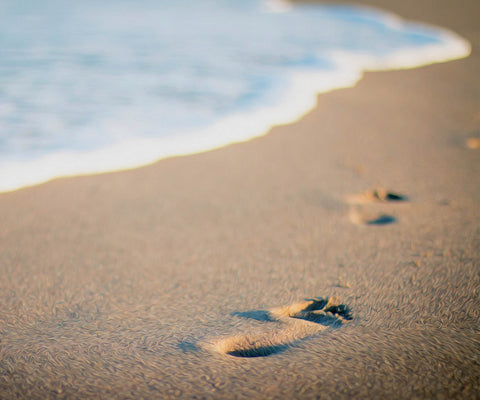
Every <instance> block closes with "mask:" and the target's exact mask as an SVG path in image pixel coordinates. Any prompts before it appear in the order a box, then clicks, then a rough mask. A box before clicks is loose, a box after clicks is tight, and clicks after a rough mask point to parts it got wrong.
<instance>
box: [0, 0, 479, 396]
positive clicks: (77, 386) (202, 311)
mask: <svg viewBox="0 0 480 400" xmlns="http://www.w3.org/2000/svg"><path fill="white" fill-rule="evenodd" d="M362 3H363V4H370V5H375V6H381V7H382V8H384V9H388V10H391V11H393V12H397V13H398V14H399V15H400V16H402V17H407V18H411V19H415V20H418V21H424V22H428V23H433V24H438V25H440V26H443V27H446V28H450V29H453V30H454V31H455V32H457V33H459V34H460V35H462V36H464V37H465V38H466V39H468V40H470V41H471V43H472V48H473V51H472V55H471V56H470V57H468V58H466V59H463V60H458V61H452V62H448V63H443V64H436V65H431V66H426V67H422V68H418V69H412V70H404V71H390V72H374V73H367V74H366V76H365V77H364V79H363V80H362V81H361V82H360V83H359V84H358V85H357V86H356V87H355V88H352V89H344V90H338V91H334V92H332V93H328V94H322V95H320V96H319V97H318V106H317V107H316V109H315V110H313V111H312V112H310V113H309V114H308V115H306V116H305V117H304V118H303V119H302V120H300V121H299V122H297V123H295V124H292V125H288V126H281V127H276V128H274V129H272V131H271V132H270V134H269V135H267V136H264V137H261V138H258V139H255V140H252V141H249V142H246V143H241V144H236V145H232V146H228V147H226V148H223V149H219V150H215V151H211V152H208V153H204V154H198V155H193V156H188V157H178V158H172V159H168V160H163V161H161V162H158V163H156V164H154V165H152V166H149V167H145V168H139V169H136V170H132V171H127V172H119V173H113V174H104V175H97V176H89V177H77V178H69V179H58V180H54V181H52V182H49V183H46V184H43V185H39V186H37V187H32V188H27V189H23V190H19V191H16V192H12V193H6V194H0V243H1V251H0V273H1V280H0V302H1V307H0V398H2V399H3V398H4V399H13V398H25V399H27V398H28V399H36V398H38V399H47V398H66V399H73V398H81V399H86V398H122V399H126V398H132V399H139V398H152V399H155V398H197V399H201V398H222V399H223V398H235V399H243V398H245V399H247V398H248V399H250V398H262V399H263V398H279V399H283V398H285V399H287V398H302V399H310V398H312V399H313V398H346V399H350V398H357V399H359V398H365V399H371V398H387V397H389V398H405V399H407V398H408V399H410V398H449V399H450V398H478V396H479V393H480V334H479V329H480V228H479V226H480V176H479V171H480V149H478V148H476V147H475V146H470V145H469V143H471V141H469V139H471V138H472V137H473V138H475V137H477V138H478V137H480V80H479V79H478V71H480V24H479V23H478V18H477V17H478V15H480V3H478V2H477V1H468V0H466V1H465V2H463V3H462V5H461V6H459V5H457V4H456V3H454V2H452V1H447V0H437V1H430V0H422V1H419V2H413V1H404V2H402V3H401V4H400V3H398V4H397V2H393V1H391V0H388V1H379V0H378V1H375V0H368V1H363V2H362ZM395 196H398V197H399V198H395ZM305 299H315V300H307V301H305Z"/></svg>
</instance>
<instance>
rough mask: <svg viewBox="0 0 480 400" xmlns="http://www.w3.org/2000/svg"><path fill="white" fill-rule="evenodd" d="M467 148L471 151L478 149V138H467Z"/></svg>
mask: <svg viewBox="0 0 480 400" xmlns="http://www.w3.org/2000/svg"><path fill="white" fill-rule="evenodd" d="M467 147H468V148H469V149H472V150H475V149H480V138H478V137H471V138H469V139H468V140H467Z"/></svg>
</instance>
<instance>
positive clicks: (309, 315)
mask: <svg viewBox="0 0 480 400" xmlns="http://www.w3.org/2000/svg"><path fill="white" fill-rule="evenodd" d="M234 315H236V316H238V317H242V318H250V319H255V320H260V321H266V322H269V324H268V325H269V327H270V330H269V331H268V332H258V333H248V334H244V335H236V336H232V337H228V338H225V339H221V340H218V341H216V342H214V343H211V344H210V346H209V347H211V348H213V350H215V351H218V352H220V353H222V354H228V355H231V356H235V357H265V356H269V355H271V354H275V353H278V352H280V351H283V350H286V349H288V347H289V346H291V345H292V344H294V343H296V342H299V341H300V340H303V339H306V338H307V337H309V336H311V335H313V334H315V333H317V332H320V331H323V330H326V329H329V328H336V327H339V326H341V325H342V324H343V323H344V322H345V321H348V320H351V319H352V317H351V314H350V310H349V308H348V307H347V306H346V305H345V304H342V303H341V301H340V299H339V298H338V297H337V296H333V297H330V298H326V299H323V298H316V299H311V300H306V301H303V302H300V303H294V304H291V305H289V306H284V307H277V308H272V309H271V310H267V311H247V312H241V313H236V314H234ZM270 323H271V324H270Z"/></svg>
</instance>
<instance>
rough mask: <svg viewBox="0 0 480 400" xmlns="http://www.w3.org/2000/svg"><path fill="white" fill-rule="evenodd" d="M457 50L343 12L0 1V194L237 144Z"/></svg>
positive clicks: (359, 11) (113, 1)
mask: <svg viewBox="0 0 480 400" xmlns="http://www.w3.org/2000/svg"><path fill="white" fill-rule="evenodd" d="M469 53H470V45H469V43H468V42H467V41H465V40H464V39H462V38H461V37H459V36H457V35H456V34H455V33H453V32H450V31H447V30H445V29H441V28H439V27H432V26H426V25H422V24H419V23H410V22H406V21H403V20H401V19H400V18H398V17H396V16H394V15H392V14H388V13H385V12H381V11H379V10H373V9H367V8H360V7H353V6H350V7H346V6H333V5H302V6H292V5H290V4H289V3H284V2H280V1H265V0H202V1H195V2H192V1H191V0H176V1H171V0H135V1H134V0H102V1H97V0H82V1H74V0H42V1H38V0H22V1H18V0H1V1H0V191H10V190H15V189H18V188H21V187H24V186H28V185H33V184H38V183H41V182H44V181H47V180H49V179H52V178H55V177H59V176H70V175H78V174H90V173H98V172H106V171H113V170H121V169H127V168H132V167H137V166H141V165H145V164H149V163H152V162H154V161H156V160H158V159H161V158H164V157H168V156H174V155H183V154H190V153H195V152H201V151H206V150H209V149H213V148H216V147H219V146H223V145H226V144H230V143H235V142H239V141H244V140H248V139H250V138H253V137H256V136H259V135H262V134H264V133H266V132H267V131H268V129H269V128H270V127H271V126H272V125H275V124H280V123H287V122H291V121H295V120H296V119H298V118H299V117H300V116H301V115H303V114H304V113H305V112H307V111H308V110H309V109H311V108H312V107H313V106H314V105H315V101H316V94H317V93H320V92H326V91H329V90H333V89H335V88H341V87H349V86H353V85H355V83H356V82H358V80H359V79H361V77H362V74H363V72H364V71H366V70H380V69H396V68H413V67H417V66H420V65H425V64H429V63H434V62H443V61H448V60H451V59H455V58H461V57H466V56H467V55H468V54H469Z"/></svg>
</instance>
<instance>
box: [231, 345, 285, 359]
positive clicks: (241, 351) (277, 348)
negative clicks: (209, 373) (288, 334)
mask: <svg viewBox="0 0 480 400" xmlns="http://www.w3.org/2000/svg"><path fill="white" fill-rule="evenodd" d="M287 348H288V346H287V345H286V344H277V345H270V346H259V347H250V348H248V347H247V348H237V349H234V350H231V351H228V352H227V353H226V354H228V355H230V356H234V357H266V356H269V355H271V354H277V353H281V352H282V351H285V350H286V349H287Z"/></svg>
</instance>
